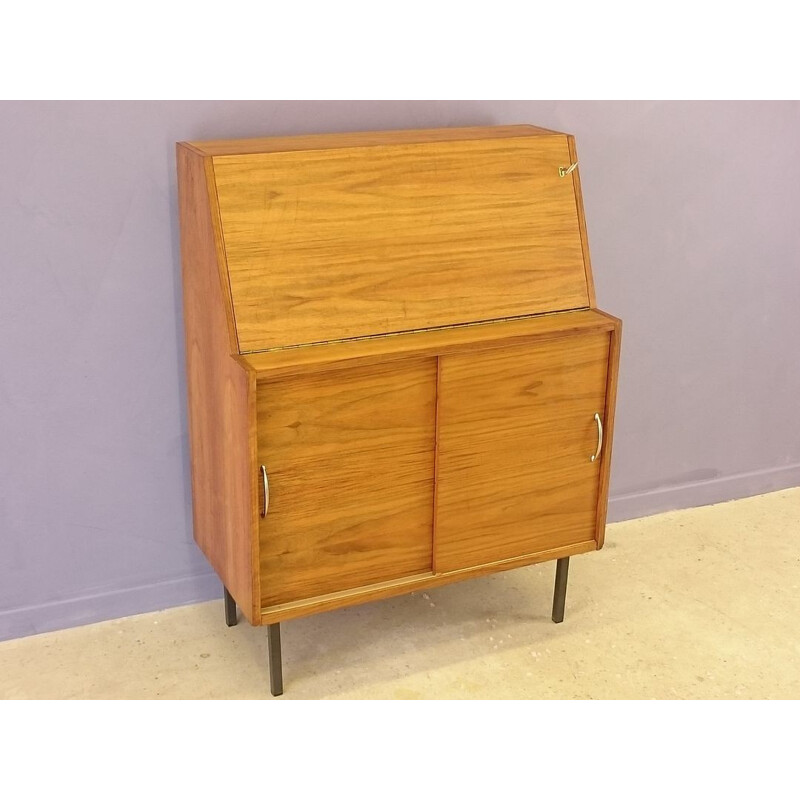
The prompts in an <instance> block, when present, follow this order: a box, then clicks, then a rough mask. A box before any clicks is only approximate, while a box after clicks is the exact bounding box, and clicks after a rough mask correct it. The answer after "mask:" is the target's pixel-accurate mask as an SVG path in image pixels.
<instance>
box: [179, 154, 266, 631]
mask: <svg viewBox="0 0 800 800" xmlns="http://www.w3.org/2000/svg"><path fill="white" fill-rule="evenodd" d="M177 163H178V188H179V206H180V224H181V258H182V263H183V317H184V326H185V334H186V370H187V384H188V403H189V434H190V436H189V438H190V443H191V462H192V500H193V504H192V508H193V522H194V537H195V540H196V541H197V543H198V545H199V546H200V548H201V549H202V551H203V552H204V553H205V555H206V557H207V558H208V560H209V561H210V563H211V565H212V566H213V567H214V569H215V570H216V572H217V573H218V575H219V576H220V578H221V579H222V580H223V581H224V582H225V585H226V586H227V587H228V590H229V591H230V593H231V594H232V595H233V597H234V598H235V599H236V602H237V604H238V605H239V607H240V608H241V609H242V612H243V613H244V615H245V616H246V617H247V618H248V619H249V620H250V621H251V622H253V623H254V624H260V621H261V618H260V613H261V607H260V602H259V601H260V595H259V592H258V588H257V568H256V567H257V564H256V562H255V560H254V558H253V552H254V547H255V530H256V525H255V513H257V512H256V506H255V497H254V492H253V490H254V487H255V481H254V476H253V471H252V455H253V452H254V444H255V427H254V425H255V373H254V372H252V371H250V370H248V369H246V368H245V367H244V366H243V365H241V364H240V363H237V361H236V360H235V359H233V358H232V357H231V355H230V352H231V341H230V338H229V327H228V318H227V316H226V303H225V296H224V288H223V285H222V284H221V282H220V272H219V268H218V262H217V251H216V244H215V239H214V227H213V226H214V221H213V217H212V212H211V208H212V205H211V202H210V198H209V194H208V183H209V179H210V175H208V174H207V169H208V168H210V159H203V158H202V157H201V156H199V155H197V154H196V153H194V152H192V151H191V150H190V149H188V148H184V147H178V150H177ZM212 185H213V183H212Z"/></svg>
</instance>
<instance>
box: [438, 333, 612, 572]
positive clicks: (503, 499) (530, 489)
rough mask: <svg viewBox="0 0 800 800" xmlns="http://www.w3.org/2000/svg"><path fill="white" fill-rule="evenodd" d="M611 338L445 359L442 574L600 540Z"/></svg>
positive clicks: (440, 477) (570, 339)
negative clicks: (599, 447) (600, 442)
mask: <svg viewBox="0 0 800 800" xmlns="http://www.w3.org/2000/svg"><path fill="white" fill-rule="evenodd" d="M608 352H609V334H608V333H599V334H598V333H592V334H587V335H584V336H572V337H566V338H564V339H552V340H549V341H546V342H541V343H535V344H531V345H518V346H515V347H508V348H507V349H503V350H496V351H490V352H487V353H468V354H464V355H460V354H459V355H455V354H454V355H448V356H444V357H442V358H441V359H440V366H439V368H440V375H439V392H440V394H439V420H438V424H439V432H438V472H437V508H436V556H435V558H436V568H437V570H438V571H441V572H448V571H451V570H456V569H463V568H466V567H471V566H477V565H480V564H484V563H487V562H493V561H499V560H503V559H507V558H514V557H518V556H523V555H525V554H529V553H535V552H540V551H545V550H552V549H555V548H558V547H566V546H569V545H573V544H578V543H580V542H586V541H589V540H594V538H595V535H596V525H597V506H598V491H599V484H600V463H601V462H595V463H591V462H590V460H589V458H590V456H591V455H592V453H594V451H595V447H596V443H597V428H596V424H595V422H594V419H593V417H594V414H595V412H598V413H599V414H600V416H601V418H602V417H603V416H604V413H605V409H604V405H605V389H606V374H607V370H608Z"/></svg>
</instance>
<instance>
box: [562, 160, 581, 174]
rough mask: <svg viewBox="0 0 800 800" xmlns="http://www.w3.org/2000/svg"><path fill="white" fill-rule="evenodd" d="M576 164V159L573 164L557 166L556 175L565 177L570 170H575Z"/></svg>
mask: <svg viewBox="0 0 800 800" xmlns="http://www.w3.org/2000/svg"><path fill="white" fill-rule="evenodd" d="M577 166H578V162H577V161H576V162H575V163H574V164H570V165H569V166H568V167H559V168H558V177H559V178H566V177H567V175H569V174H570V172H574V171H575V167H577Z"/></svg>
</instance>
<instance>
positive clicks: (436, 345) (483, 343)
mask: <svg viewBox="0 0 800 800" xmlns="http://www.w3.org/2000/svg"><path fill="white" fill-rule="evenodd" d="M616 324H617V323H616V320H615V318H613V317H609V316H607V315H606V314H604V313H603V312H601V311H597V310H596V309H586V310H584V311H568V312H563V313H560V314H539V315H537V316H533V317H522V318H519V319H513V320H505V321H502V322H479V323H473V324H468V325H460V326H458V327H456V328H440V329H438V330H432V331H412V332H410V333H397V334H393V335H390V336H377V337H368V338H364V339H351V340H349V341H345V342H334V343H331V344H321V345H309V346H307V347H291V348H287V349H284V350H272V351H269V352H263V353H247V354H246V355H242V356H239V360H240V361H241V362H242V363H243V364H245V365H247V367H248V368H250V369H253V370H255V371H256V372H257V373H258V374H259V375H267V374H269V375H270V376H280V375H291V374H293V373H296V372H302V371H304V370H308V369H317V370H320V369H336V368H339V367H340V366H341V365H342V364H349V365H357V364H363V365H365V364H373V363H378V362H381V361H387V360H390V359H398V358H406V357H408V356H412V355H416V356H439V355H445V354H447V353H451V352H455V351H460V352H465V351H466V350H485V349H488V348H492V347H507V346H508V345H509V344H515V343H521V342H525V341H530V340H533V339H542V338H547V337H554V336H557V337H560V336H565V335H569V334H578V333H587V332H589V331H603V330H606V331H608V330H612V329H613V328H614V326H615V325H616Z"/></svg>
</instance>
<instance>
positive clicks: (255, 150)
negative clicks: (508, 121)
mask: <svg viewBox="0 0 800 800" xmlns="http://www.w3.org/2000/svg"><path fill="white" fill-rule="evenodd" d="M566 135H568V134H565V133H562V132H561V131H553V130H549V129H547V128H540V127H537V126H535V125H528V124H520V125H484V126H472V127H465V128H420V129H407V130H387V131H350V132H343V133H320V134H307V135H301V136H270V137H257V138H249V139H210V140H205V141H187V142H178V145H179V146H183V147H187V148H189V149H191V150H193V151H195V152H196V153H200V154H202V155H204V156H211V157H220V156H239V155H260V154H265V153H284V152H296V151H302V150H329V149H332V150H335V149H344V148H350V147H380V146H391V145H407V144H430V143H434V142H459V141H479V140H487V139H518V138H524V137H528V136H566Z"/></svg>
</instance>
